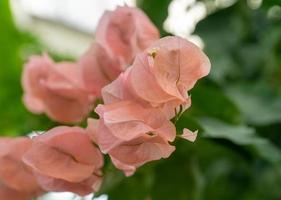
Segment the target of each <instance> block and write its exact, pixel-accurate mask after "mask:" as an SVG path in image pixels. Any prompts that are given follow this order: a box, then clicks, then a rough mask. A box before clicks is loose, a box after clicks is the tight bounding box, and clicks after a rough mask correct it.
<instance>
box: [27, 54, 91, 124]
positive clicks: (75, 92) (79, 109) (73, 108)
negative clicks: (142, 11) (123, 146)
mask: <svg viewBox="0 0 281 200" xmlns="http://www.w3.org/2000/svg"><path fill="white" fill-rule="evenodd" d="M22 85H23V89H24V103H25V105H26V107H27V108H28V109H29V110H30V111H31V112H34V113H46V114H47V115H48V116H49V117H50V118H51V119H53V120H55V121H59V122H79V121H81V120H82V119H83V118H85V117H86V116H87V115H88V113H89V112H90V110H91V102H92V100H93V99H92V98H91V97H90V96H89V95H88V93H87V92H86V91H85V89H84V88H83V86H82V85H83V84H82V80H81V74H80V69H79V66H78V65H77V64H75V63H71V62H61V63H55V62H54V61H53V60H52V59H51V58H50V57H49V56H48V55H46V54H45V55H43V56H33V57H31V58H30V60H29V62H28V63H27V64H26V65H25V67H24V71H23V76H22Z"/></svg>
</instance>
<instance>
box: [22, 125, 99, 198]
mask: <svg viewBox="0 0 281 200" xmlns="http://www.w3.org/2000/svg"><path fill="white" fill-rule="evenodd" d="M23 160H24V162H25V163H26V164H27V165H29V166H30V167H32V169H33V170H34V171H35V173H37V174H39V175H38V177H39V178H38V180H39V183H40V184H41V186H42V187H43V188H44V189H45V190H53V191H70V192H75V193H77V194H80V195H86V194H89V193H91V192H93V191H94V189H97V187H94V186H96V185H100V183H101V167H102V166H103V157H102V154H101V152H100V151H99V149H98V148H97V147H95V146H94V144H92V142H91V140H90V138H89V136H88V134H87V132H86V130H84V129H82V128H79V127H66V126H61V127H56V128H53V129H51V130H49V131H47V132H46V133H44V134H42V135H39V136H37V137H35V138H34V141H33V144H32V147H31V148H30V149H29V150H28V151H27V152H26V153H25V155H24V156H23ZM40 175H41V176H40ZM83 185H84V186H85V188H84V189H83V188H82V186H83ZM86 185H87V186H86ZM89 188H90V189H89Z"/></svg>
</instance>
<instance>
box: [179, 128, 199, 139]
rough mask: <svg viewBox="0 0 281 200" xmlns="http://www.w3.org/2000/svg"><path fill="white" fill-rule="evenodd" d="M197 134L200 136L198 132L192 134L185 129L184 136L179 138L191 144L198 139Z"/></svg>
mask: <svg viewBox="0 0 281 200" xmlns="http://www.w3.org/2000/svg"><path fill="white" fill-rule="evenodd" d="M197 134H198V131H194V132H192V131H190V130H189V129H187V128H185V129H183V134H182V135H179V137H181V138H183V139H186V140H188V141H190V142H194V141H195V140H196V138H197Z"/></svg>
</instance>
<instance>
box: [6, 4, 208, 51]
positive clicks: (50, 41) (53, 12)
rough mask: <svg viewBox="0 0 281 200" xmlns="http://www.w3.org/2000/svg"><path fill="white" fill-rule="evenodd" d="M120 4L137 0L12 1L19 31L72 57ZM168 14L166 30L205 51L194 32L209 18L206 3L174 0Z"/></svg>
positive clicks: (90, 39)
mask: <svg viewBox="0 0 281 200" xmlns="http://www.w3.org/2000/svg"><path fill="white" fill-rule="evenodd" d="M118 5H121V6H122V5H129V6H136V0H79V1H78V0H11V6H12V9H13V13H14V16H15V21H16V24H17V25H18V26H19V28H21V29H23V30H27V31H30V32H32V33H33V34H34V35H35V36H37V37H38V38H39V39H40V40H41V41H42V43H43V44H44V45H45V46H46V48H47V49H49V50H51V51H53V52H54V53H58V54H64V55H71V56H79V55H81V54H82V53H83V52H84V51H85V50H86V49H87V48H88V47H89V45H90V44H91V42H92V41H93V40H94V32H95V28H96V26H97V23H98V21H99V19H100V17H101V16H102V14H103V12H104V11H105V10H113V9H115V8H116V6H118ZM168 11H169V16H168V18H167V20H166V21H165V23H164V28H165V29H166V30H167V31H168V32H170V33H172V34H175V35H178V36H181V37H184V38H187V39H189V40H191V41H192V42H194V43H195V44H197V45H198V46H199V47H201V48H203V46H204V44H203V42H202V40H201V39H200V38H199V37H198V36H195V35H192V32H193V30H194V27H195V25H196V23H197V22H198V21H200V20H201V19H202V18H204V17H205V15H206V8H205V6H204V4H203V3H200V2H196V1H195V0H173V1H171V4H170V6H169V10H168Z"/></svg>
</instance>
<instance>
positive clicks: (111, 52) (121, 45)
mask: <svg viewBox="0 0 281 200" xmlns="http://www.w3.org/2000/svg"><path fill="white" fill-rule="evenodd" d="M157 39H159V32H158V30H157V28H156V27H155V26H154V25H153V24H152V22H151V21H150V19H149V18H148V17H147V16H146V15H145V14H144V13H143V12H142V11H141V10H139V9H138V8H132V7H128V6H124V7H118V8H117V9H116V10H114V11H107V12H105V14H104V15H103V16H102V17H101V20H100V22H99V24H98V26H97V31H96V37H95V42H94V43H93V44H92V45H91V47H90V48H89V50H88V51H86V52H85V53H84V54H83V55H82V56H81V58H80V59H79V61H78V64H79V65H80V67H81V72H82V73H81V74H82V77H83V81H84V86H85V88H86V89H87V90H88V92H90V93H91V94H93V95H94V96H96V97H100V95H101V88H102V87H103V86H105V85H107V84H109V83H111V82H112V81H113V80H115V79H116V78H117V77H118V75H119V74H120V73H121V72H123V71H124V70H125V69H126V68H127V67H129V66H130V65H131V64H132V62H133V60H134V58H135V56H136V55H137V54H138V53H140V52H142V51H143V50H144V49H146V48H147V47H149V45H151V44H152V43H153V42H154V41H156V40H157Z"/></svg>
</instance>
